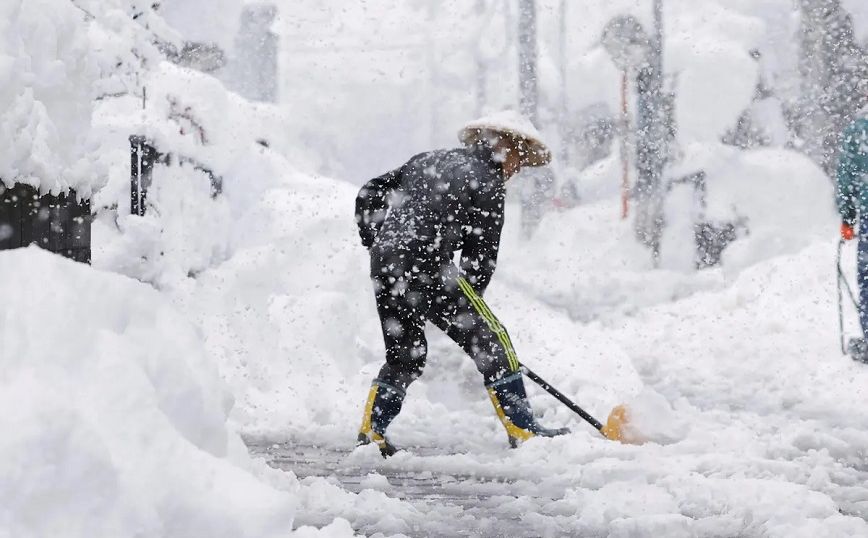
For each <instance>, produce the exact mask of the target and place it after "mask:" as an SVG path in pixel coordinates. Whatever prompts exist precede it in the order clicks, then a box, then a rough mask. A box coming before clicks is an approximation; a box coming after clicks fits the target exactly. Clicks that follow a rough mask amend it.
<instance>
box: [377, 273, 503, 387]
mask: <svg viewBox="0 0 868 538" xmlns="http://www.w3.org/2000/svg"><path fill="white" fill-rule="evenodd" d="M404 265H405V264H401V263H389V264H384V265H383V266H382V267H381V268H379V269H377V268H376V267H375V270H374V271H372V273H374V274H375V276H374V277H372V279H373V283H374V292H375V296H376V301H377V312H378V314H379V316H380V323H381V325H382V329H383V340H384V341H385V344H386V364H384V365H383V367H382V368H381V369H380V373H379V375H378V377H377V380H378V381H380V382H382V383H384V384H387V385H389V386H391V387H394V388H397V389H398V390H399V391H400V392H402V393H403V392H404V391H405V390H406V388H407V386H408V385H409V384H410V383H412V382H413V381H414V380H415V379H416V378H418V377H419V376H420V375H421V374H422V370H423V368H424V367H425V361H426V359H427V356H428V347H427V346H428V344H427V341H426V339H425V331H424V328H425V324H426V323H427V322H429V321H430V322H431V323H433V324H434V325H435V326H436V327H438V328H439V329H440V330H442V331H444V332H445V333H446V334H447V335H448V336H449V338H451V339H452V340H453V341H454V342H455V343H456V344H458V345H459V346H460V347H461V349H463V350H464V352H465V353H467V354H468V355H470V357H471V358H472V359H473V360H474V362H475V363H476V367H477V369H478V370H479V372H480V373H481V374H482V376H483V378H484V382H485V383H490V382H492V381H495V380H497V379H500V378H501V377H503V376H504V375H505V374H507V373H510V372H514V371H517V370H518V367H519V363H518V359H517V357H516V355H515V351H514V349H513V347H512V343H511V341H510V339H509V335H508V334H507V332H506V329H505V328H504V327H503V325H502V324H501V323H500V322H499V321H498V320H497V318H496V317H495V316H494V314H492V312H491V310H490V309H489V308H488V306H487V305H486V304H485V302H484V301H483V300H482V298H481V297H480V296H479V295H478V294H477V293H476V292H475V291H474V290H473V289H472V287H471V286H470V284H469V283H468V282H467V281H466V280H464V279H463V278H461V277H459V273H458V269H457V268H456V267H455V266H454V265H452V264H449V265H446V266H443V267H441V268H440V269H439V270H438V271H429V272H422V271H419V270H418V268H417V267H415V266H412V267H411V268H410V270H408V271H404V270H403V266H404ZM414 269H415V270H414Z"/></svg>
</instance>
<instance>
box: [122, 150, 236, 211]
mask: <svg viewBox="0 0 868 538" xmlns="http://www.w3.org/2000/svg"><path fill="white" fill-rule="evenodd" d="M173 162H177V163H178V164H179V165H181V166H183V165H190V166H192V167H193V169H195V170H199V171H200V172H203V173H205V174H206V175H207V176H208V179H209V181H210V182H211V197H212V198H214V197H216V196H217V195H218V194H220V193H221V192H222V191H223V178H222V177H220V176H218V175H216V174H214V172H213V171H212V170H211V169H210V168H208V167H206V166H205V165H203V164H202V163H200V162H199V161H197V160H196V159H193V158H190V157H187V156H185V155H179V154H173V153H161V152H160V151H159V150H158V149H157V148H156V147H154V145H153V144H152V143H151V142H150V141H148V139H147V137H144V136H141V135H131V136H130V214H132V215H138V216H143V215H144V214H145V208H146V207H147V203H146V202H147V198H148V189H149V188H150V186H151V183H152V182H153V174H154V165H155V164H157V163H159V164H163V165H166V166H171V165H172V163H173Z"/></svg>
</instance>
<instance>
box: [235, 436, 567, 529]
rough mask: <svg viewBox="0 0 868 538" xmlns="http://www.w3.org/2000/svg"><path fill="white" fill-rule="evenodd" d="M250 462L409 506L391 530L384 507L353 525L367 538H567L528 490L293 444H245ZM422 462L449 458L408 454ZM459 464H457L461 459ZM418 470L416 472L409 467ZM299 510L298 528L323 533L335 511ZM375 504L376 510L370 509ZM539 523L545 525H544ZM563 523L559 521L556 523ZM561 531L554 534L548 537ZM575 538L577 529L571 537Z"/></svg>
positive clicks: (521, 484)
mask: <svg viewBox="0 0 868 538" xmlns="http://www.w3.org/2000/svg"><path fill="white" fill-rule="evenodd" d="M248 446H249V448H250V451H251V454H252V455H253V456H254V457H261V458H264V459H265V461H266V462H267V463H268V464H269V465H270V466H272V467H275V468H277V469H282V470H291V471H292V472H294V473H295V474H296V476H298V478H299V479H300V480H304V479H305V478H308V477H320V478H324V479H327V480H328V481H329V482H331V483H333V484H338V485H340V487H342V488H344V489H346V490H348V491H351V492H353V493H359V492H361V491H363V490H370V489H373V490H376V491H379V492H382V493H383V494H385V495H387V496H388V497H391V498H394V499H400V500H401V501H404V502H405V503H408V504H409V505H410V506H408V507H407V508H409V515H408V513H406V512H405V513H402V514H397V515H395V516H396V517H398V518H400V519H401V520H402V521H401V522H400V524H398V525H397V526H396V524H395V517H388V516H389V515H390V514H389V513H388V512H389V507H388V506H387V505H386V504H383V505H382V506H381V507H379V508H377V507H374V508H372V509H371V511H373V512H376V511H377V510H382V511H383V512H382V513H380V514H376V513H371V514H366V516H367V517H363V518H354V517H353V514H346V515H343V516H342V517H345V518H346V519H348V520H350V521H351V523H352V524H353V527H354V529H355V530H356V531H357V532H360V533H364V534H365V535H368V536H370V535H376V534H378V533H382V534H384V535H391V534H394V533H396V532H401V533H403V534H406V535H408V536H426V537H427V536H431V537H440V536H444V537H445V536H492V537H499V536H503V537H506V536H509V537H524V536H528V537H530V536H555V535H562V534H563V533H568V534H569V533H570V531H569V530H568V529H566V528H563V527H561V526H560V525H558V523H557V521H554V520H551V519H550V517H551V516H553V515H554V514H548V517H547V516H546V515H544V514H542V513H540V510H539V508H540V507H541V506H544V505H545V504H548V503H551V502H552V501H554V499H552V498H547V497H545V496H543V497H540V496H539V495H538V493H539V492H538V491H534V490H535V489H537V488H534V487H533V485H532V484H528V483H527V482H526V481H514V480H513V481H510V480H501V479H493V478H491V477H480V476H471V475H455V474H445V473H443V474H440V473H436V472H433V471H431V470H424V469H423V468H424V465H422V466H419V468H413V469H409V468H401V467H396V466H392V465H378V464H372V463H371V461H370V460H359V459H358V458H352V457H351V452H352V451H351V450H350V448H348V447H347V448H335V447H328V446H309V445H299V444H295V443H292V442H287V443H268V442H265V441H261V440H260V441H251V440H248ZM410 450H411V451H412V453H413V455H414V456H419V457H421V458H438V457H442V456H446V457H448V456H449V455H447V454H444V453H443V452H442V450H439V451H438V450H435V449H430V448H424V447H414V448H410ZM458 457H460V456H458ZM412 467H416V466H412ZM304 504H305V503H302V506H300V507H299V512H298V515H297V524H298V525H313V526H323V525H326V524H328V523H329V522H331V520H332V519H333V518H334V517H335V516H341V514H340V510H339V509H337V511H328V512H326V513H323V512H322V511H319V510H316V509H312V508H311V507H308V506H304ZM375 504H376V503H375ZM539 518H543V519H544V520H546V521H545V523H544V524H543V521H541V520H540V519H539ZM558 519H560V518H558ZM555 529H558V530H557V531H556V532H553V531H554V530H555ZM573 530H574V529H573Z"/></svg>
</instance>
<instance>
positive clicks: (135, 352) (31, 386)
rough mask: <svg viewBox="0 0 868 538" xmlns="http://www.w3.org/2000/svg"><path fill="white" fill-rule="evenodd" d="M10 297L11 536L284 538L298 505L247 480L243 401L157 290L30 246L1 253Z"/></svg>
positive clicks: (7, 453) (7, 498) (3, 399)
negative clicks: (237, 401)
mask: <svg viewBox="0 0 868 538" xmlns="http://www.w3.org/2000/svg"><path fill="white" fill-rule="evenodd" d="M0 296H2V297H3V304H4V308H3V311H2V318H0V342H2V346H0V371H2V375H0V406H2V408H3V409H4V412H3V413H2V414H0V429H2V431H3V435H2V437H0V439H2V440H0V475H2V476H3V480H0V534H4V533H5V535H8V536H16V537H26V536H60V535H63V536H81V537H95V536H106V537H109V536H134V535H137V536H225V537H238V536H251V537H253V536H256V537H260V536H276V535H286V533H287V532H288V531H289V529H290V528H291V524H292V517H293V510H294V505H295V501H294V497H293V495H291V494H290V493H288V492H285V491H284V492H282V491H278V490H276V489H273V488H272V487H269V486H266V485H265V484H263V483H262V482H260V481H259V480H258V479H257V478H255V477H254V476H252V475H251V474H250V473H249V472H248V471H245V470H244V469H243V467H245V466H248V467H249V459H248V456H247V454H246V450H245V449H244V447H243V446H242V444H241V441H240V439H239V438H238V436H237V434H235V433H233V432H230V431H229V430H227V428H226V424H225V421H226V416H227V413H228V412H229V410H230V408H231V406H232V398H231V397H230V396H229V394H228V393H227V392H226V390H225V388H224V385H223V383H222V382H221V381H220V379H219V377H218V375H217V371H216V369H215V368H214V365H213V363H212V362H211V359H210V358H209V357H207V356H206V354H205V353H204V350H203V348H202V345H201V340H200V338H199V335H198V334H197V331H196V330H195V329H194V328H193V326H191V325H190V323H189V322H187V321H186V320H185V319H183V318H182V317H181V316H180V315H179V314H178V313H177V311H176V310H175V309H174V308H172V307H171V306H169V305H168V304H167V303H166V301H165V300H164V299H162V298H161V297H160V295H159V294H158V293H157V292H156V291H154V290H153V289H151V288H150V287H148V286H146V285H143V284H140V283H138V282H135V281H132V280H129V279H127V278H125V277H121V276H117V275H113V274H108V273H103V272H99V271H95V270H93V269H91V268H89V267H87V266H83V265H79V264H75V263H73V262H70V261H67V260H64V259H62V258H60V257H57V256H54V255H51V254H48V253H46V252H44V251H42V250H39V249H36V248H30V249H24V250H17V251H8V252H2V253H0ZM285 487H286V488H289V489H292V488H294V487H295V486H293V483H292V481H291V479H287V480H286V481H285Z"/></svg>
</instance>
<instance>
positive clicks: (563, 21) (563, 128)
mask: <svg viewBox="0 0 868 538" xmlns="http://www.w3.org/2000/svg"><path fill="white" fill-rule="evenodd" d="M559 30H560V32H559V38H560V39H559V42H558V49H559V50H558V56H559V60H560V64H561V65H560V68H561V103H560V109H561V114H560V116H561V117H560V121H559V122H558V127H559V129H560V135H561V158H560V161H561V166H562V167H565V166H567V159H568V157H569V148H568V146H567V0H561V3H560V28H559Z"/></svg>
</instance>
